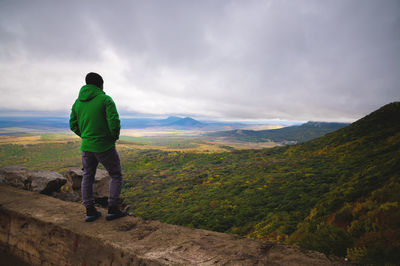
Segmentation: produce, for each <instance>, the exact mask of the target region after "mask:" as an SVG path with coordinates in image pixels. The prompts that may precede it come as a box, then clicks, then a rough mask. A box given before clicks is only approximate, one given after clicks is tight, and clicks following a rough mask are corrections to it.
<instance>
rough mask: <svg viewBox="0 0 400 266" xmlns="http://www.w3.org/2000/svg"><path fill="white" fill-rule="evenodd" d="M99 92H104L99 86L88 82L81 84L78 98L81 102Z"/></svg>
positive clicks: (86, 100) (88, 99)
mask: <svg viewBox="0 0 400 266" xmlns="http://www.w3.org/2000/svg"><path fill="white" fill-rule="evenodd" d="M100 94H105V93H104V92H103V91H102V90H101V89H100V88H99V87H96V86H95V85H91V84H88V85H85V86H83V87H82V88H81V90H80V91H79V96H78V100H79V101H81V102H88V101H90V100H91V99H93V98H94V97H96V96H97V95H100Z"/></svg>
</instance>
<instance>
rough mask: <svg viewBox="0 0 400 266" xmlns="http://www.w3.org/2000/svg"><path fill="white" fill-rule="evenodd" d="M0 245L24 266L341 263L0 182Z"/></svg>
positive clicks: (336, 260) (292, 248) (292, 249)
mask: <svg viewBox="0 0 400 266" xmlns="http://www.w3.org/2000/svg"><path fill="white" fill-rule="evenodd" d="M0 195H1V197H0V247H1V248H3V249H7V251H8V252H10V253H12V254H14V255H16V256H18V257H20V258H22V259H23V260H24V261H26V262H28V263H30V264H31V265H344V264H345V262H344V261H342V260H340V259H337V258H328V257H327V256H325V255H324V254H321V253H318V252H314V251H304V250H300V249H299V248H297V247H294V246H288V245H280V244H276V243H272V242H261V241H255V240H251V239H247V238H240V237H237V236H234V235H229V234H223V233H217V232H212V231H207V230H198V229H190V228H185V227H181V226H175V225H169V224H164V223H160V222H156V221H145V220H142V219H140V218H136V217H124V218H121V219H118V220H115V221H111V222H108V221H106V220H105V219H104V215H105V214H106V211H105V210H101V211H102V213H103V217H102V218H100V219H99V220H97V221H95V222H93V223H85V222H84V221H83V217H84V208H83V207H82V205H80V204H79V203H74V202H66V201H62V200H59V199H55V198H52V197H48V196H45V195H41V194H38V193H34V192H31V191H26V190H20V189H17V188H14V187H11V186H6V185H0Z"/></svg>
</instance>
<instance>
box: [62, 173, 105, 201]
mask: <svg viewBox="0 0 400 266" xmlns="http://www.w3.org/2000/svg"><path fill="white" fill-rule="evenodd" d="M82 175H83V171H82V169H80V168H71V169H68V170H67V172H66V174H65V177H66V178H67V180H68V182H70V183H71V186H72V189H73V190H74V191H79V192H80V189H81V182H82ZM110 179H111V177H110V176H109V174H108V172H107V171H106V170H102V169H97V171H96V176H95V179H94V184H93V197H94V198H95V200H96V201H97V202H99V203H102V202H104V201H105V202H106V201H107V199H108V195H109V184H110Z"/></svg>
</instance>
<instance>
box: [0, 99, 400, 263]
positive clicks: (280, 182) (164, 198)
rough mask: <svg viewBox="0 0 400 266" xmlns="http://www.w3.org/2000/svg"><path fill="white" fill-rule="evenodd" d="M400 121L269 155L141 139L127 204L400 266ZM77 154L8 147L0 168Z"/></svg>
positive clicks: (369, 120)
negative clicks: (163, 145) (162, 145)
mask: <svg viewBox="0 0 400 266" xmlns="http://www.w3.org/2000/svg"><path fill="white" fill-rule="evenodd" d="M399 117H400V103H392V104H389V105H387V106H384V107H383V108H381V109H379V110H378V111H375V112H373V113H372V114H370V115H369V116H367V117H365V118H363V119H361V120H359V121H357V122H356V123H353V124H351V125H350V126H348V127H345V128H342V129H340V130H338V131H335V132H332V133H329V134H327V135H326V136H324V137H321V138H318V139H315V140H312V141H309V142H306V143H303V144H298V145H293V146H287V147H275V148H272V149H264V150H234V151H231V152H220V153H193V152H179V151H161V150H155V149H153V150H149V149H140V150H139V149H130V148H129V143H132V141H133V143H134V142H136V141H137V142H140V141H138V140H135V139H130V140H123V141H126V143H125V142H124V143H123V146H124V148H123V149H120V157H121V162H122V166H123V171H124V176H125V182H124V187H123V197H124V199H125V201H127V202H128V203H129V204H130V205H131V210H132V211H133V212H134V213H135V214H136V215H138V216H141V217H144V218H146V219H155V220H159V221H163V222H167V223H173V224H178V225H184V226H190V227H195V228H204V229H210V230H215V231H220V232H229V233H234V234H239V235H243V236H249V237H252V238H256V239H262V240H273V241H280V242H284V243H293V244H298V245H300V246H301V247H304V248H307V249H314V250H318V251H321V252H324V253H326V254H335V255H339V256H347V257H348V258H350V259H351V260H353V261H356V262H359V263H363V264H377V265H383V264H396V263H397V262H398V261H400V257H399V256H400V241H399V239H400V206H399V201H400V193H399V191H400V123H399ZM143 141H144V140H141V142H142V143H143ZM132 145H133V144H132ZM78 149H79V142H76V141H75V142H74V141H71V142H67V143H53V144H35V145H9V144H7V145H4V144H3V145H0V164H1V165H0V166H4V165H9V164H20V165H26V166H29V167H31V168H43V169H52V170H62V169H65V168H66V167H70V166H79V165H80V157H79V151H78ZM57 167H58V168H59V169H56V168H57Z"/></svg>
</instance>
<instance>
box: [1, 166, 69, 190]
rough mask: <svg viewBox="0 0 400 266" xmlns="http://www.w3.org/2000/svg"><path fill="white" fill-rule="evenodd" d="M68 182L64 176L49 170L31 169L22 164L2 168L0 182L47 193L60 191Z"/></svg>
mask: <svg viewBox="0 0 400 266" xmlns="http://www.w3.org/2000/svg"><path fill="white" fill-rule="evenodd" d="M66 182H67V179H66V178H65V177H64V176H62V175H60V174H59V173H56V172H51V171H47V170H40V171H37V170H30V169H28V168H26V167H21V166H6V167H4V168H2V169H0V183H5V184H8V185H11V186H14V187H17V188H22V189H25V190H30V191H34V192H39V193H42V194H46V195H50V194H51V193H52V192H54V191H58V190H59V189H60V187H61V186H62V185H64V184H65V183H66Z"/></svg>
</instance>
